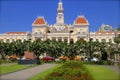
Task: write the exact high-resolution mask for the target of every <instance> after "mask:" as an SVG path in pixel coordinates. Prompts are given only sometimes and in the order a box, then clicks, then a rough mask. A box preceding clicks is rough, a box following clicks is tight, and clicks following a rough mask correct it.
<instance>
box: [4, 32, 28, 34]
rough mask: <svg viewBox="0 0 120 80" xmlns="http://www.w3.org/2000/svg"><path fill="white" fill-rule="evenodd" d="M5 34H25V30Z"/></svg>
mask: <svg viewBox="0 0 120 80" xmlns="http://www.w3.org/2000/svg"><path fill="white" fill-rule="evenodd" d="M6 34H27V32H7V33H6Z"/></svg>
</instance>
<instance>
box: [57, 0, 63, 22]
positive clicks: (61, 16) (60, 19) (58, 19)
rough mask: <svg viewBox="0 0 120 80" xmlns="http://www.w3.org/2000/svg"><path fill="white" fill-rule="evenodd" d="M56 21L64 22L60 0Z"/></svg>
mask: <svg viewBox="0 0 120 80" xmlns="http://www.w3.org/2000/svg"><path fill="white" fill-rule="evenodd" d="M56 23H57V24H64V10H63V3H62V1H61V0H60V2H59V3H58V9H57V18H56Z"/></svg>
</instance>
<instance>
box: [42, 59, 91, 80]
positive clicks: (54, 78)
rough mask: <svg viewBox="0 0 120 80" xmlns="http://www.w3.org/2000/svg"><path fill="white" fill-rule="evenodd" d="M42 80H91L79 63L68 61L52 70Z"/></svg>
mask: <svg viewBox="0 0 120 80" xmlns="http://www.w3.org/2000/svg"><path fill="white" fill-rule="evenodd" d="M44 80H92V78H91V76H90V75H89V74H88V72H87V70H86V69H85V68H84V66H83V65H82V64H81V63H80V62H77V61H70V62H66V63H64V64H63V65H62V66H60V67H58V68H56V69H55V70H53V71H52V72H51V73H49V74H48V75H47V76H46V77H45V79H44Z"/></svg>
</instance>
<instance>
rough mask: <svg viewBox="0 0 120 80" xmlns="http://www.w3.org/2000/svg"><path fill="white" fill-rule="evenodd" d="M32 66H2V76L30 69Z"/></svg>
mask: <svg viewBox="0 0 120 80" xmlns="http://www.w3.org/2000/svg"><path fill="white" fill-rule="evenodd" d="M30 67H32V66H31V65H20V64H13V65H7V66H0V74H6V73H10V72H14V71H18V70H22V69H25V68H30Z"/></svg>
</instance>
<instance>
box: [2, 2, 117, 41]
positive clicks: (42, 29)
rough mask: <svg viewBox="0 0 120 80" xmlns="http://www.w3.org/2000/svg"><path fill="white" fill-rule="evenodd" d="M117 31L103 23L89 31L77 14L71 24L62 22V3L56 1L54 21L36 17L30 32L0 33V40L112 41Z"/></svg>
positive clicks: (87, 23) (84, 21)
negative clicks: (49, 22)
mask: <svg viewBox="0 0 120 80" xmlns="http://www.w3.org/2000/svg"><path fill="white" fill-rule="evenodd" d="M116 35H117V32H115V31H112V27H111V26H109V25H104V24H102V26H101V27H100V29H99V30H98V31H97V32H90V31H89V22H88V20H87V19H86V18H85V17H84V16H78V17H77V18H76V20H75V21H74V23H73V24H72V25H70V24H65V22H64V9H63V3H62V2H61V1H60V2H59V3H58V9H57V17H56V23H55V24H53V25H48V24H47V22H46V21H45V19H44V17H43V16H40V17H37V19H36V20H35V21H34V22H33V24H32V32H31V33H28V32H8V33H5V34H0V40H1V41H4V42H12V41H16V40H18V39H20V40H21V41H24V40H28V39H31V40H32V41H34V40H36V39H41V40H46V39H50V40H55V41H63V42H68V43H73V42H76V41H77V40H79V39H84V40H85V41H89V40H90V39H92V40H93V41H99V42H102V41H105V42H110V41H111V42H114V38H115V37H116Z"/></svg>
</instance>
